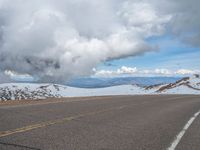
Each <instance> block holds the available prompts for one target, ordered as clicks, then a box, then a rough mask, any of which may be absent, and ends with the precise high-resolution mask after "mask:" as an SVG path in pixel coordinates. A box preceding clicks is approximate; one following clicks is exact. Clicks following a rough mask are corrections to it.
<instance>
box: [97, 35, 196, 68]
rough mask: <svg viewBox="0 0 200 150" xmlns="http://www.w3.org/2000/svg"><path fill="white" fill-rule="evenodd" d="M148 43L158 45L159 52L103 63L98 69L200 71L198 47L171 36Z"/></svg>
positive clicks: (152, 39) (150, 40)
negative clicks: (125, 67)
mask: <svg viewBox="0 0 200 150" xmlns="http://www.w3.org/2000/svg"><path fill="white" fill-rule="evenodd" d="M147 42H148V43H149V44H151V45H158V46H159V50H157V51H151V52H147V53H145V54H143V55H140V56H135V57H128V58H124V59H118V60H113V61H109V62H106V63H102V64H100V65H99V66H98V67H97V69H99V70H101V69H105V70H115V69H118V68H120V67H121V66H127V67H137V68H140V69H156V68H166V69H169V70H178V69H189V70H199V69H200V50H199V48H198V47H192V46H190V45H186V44H184V43H183V42H181V41H179V40H178V39H175V38H173V37H171V36H162V37H156V38H150V39H148V40H147Z"/></svg>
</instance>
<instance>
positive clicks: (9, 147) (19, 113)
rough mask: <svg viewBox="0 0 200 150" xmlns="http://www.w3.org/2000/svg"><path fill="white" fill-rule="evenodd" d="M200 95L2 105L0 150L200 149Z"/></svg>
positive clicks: (89, 99)
mask: <svg viewBox="0 0 200 150" xmlns="http://www.w3.org/2000/svg"><path fill="white" fill-rule="evenodd" d="M199 110H200V96H194V95H185V96H184V95H168V96H167V95H160V96H158V95H151V96H106V97H90V98H65V99H52V100H43V101H28V102H24V101H23V102H14V103H13V102H11V103H1V104H0V150H167V149H169V150H174V149H176V150H199V149H200V115H199V113H198V112H199Z"/></svg>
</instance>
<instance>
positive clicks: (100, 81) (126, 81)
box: [67, 77, 181, 88]
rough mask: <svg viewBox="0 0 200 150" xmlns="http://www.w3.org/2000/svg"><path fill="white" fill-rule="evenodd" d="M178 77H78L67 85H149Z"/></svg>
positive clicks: (167, 81)
mask: <svg viewBox="0 0 200 150" xmlns="http://www.w3.org/2000/svg"><path fill="white" fill-rule="evenodd" d="M179 79H181V78H180V77H118V78H79V79H75V80H72V81H70V82H68V83H67V85H68V86H72V87H80V88H102V87H110V86H117V85H130V84H134V85H139V86H150V85H155V84H168V83H173V82H176V81H177V80H179Z"/></svg>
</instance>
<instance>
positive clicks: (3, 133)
mask: <svg viewBox="0 0 200 150" xmlns="http://www.w3.org/2000/svg"><path fill="white" fill-rule="evenodd" d="M181 98H182V97H174V98H169V99H166V100H175V99H181ZM148 103H152V101H147V102H143V103H140V104H129V105H122V106H119V107H114V108H109V109H104V110H99V111H93V112H87V113H81V114H78V115H75V116H71V117H65V118H62V119H57V120H51V121H46V122H41V123H38V124H34V125H28V126H24V127H21V128H16V129H13V130H7V131H0V138H1V137H5V136H9V135H13V134H17V133H23V132H26V131H30V130H34V129H38V128H44V127H47V126H51V125H55V124H62V123H65V122H68V121H72V120H75V119H79V118H82V117H86V116H92V115H97V114H101V113H105V112H110V111H113V110H121V109H124V108H127V107H131V106H135V105H144V104H148Z"/></svg>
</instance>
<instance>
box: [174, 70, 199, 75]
mask: <svg viewBox="0 0 200 150" xmlns="http://www.w3.org/2000/svg"><path fill="white" fill-rule="evenodd" d="M175 74H180V75H187V74H200V70H189V69H179V70H177V71H176V72H175Z"/></svg>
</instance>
